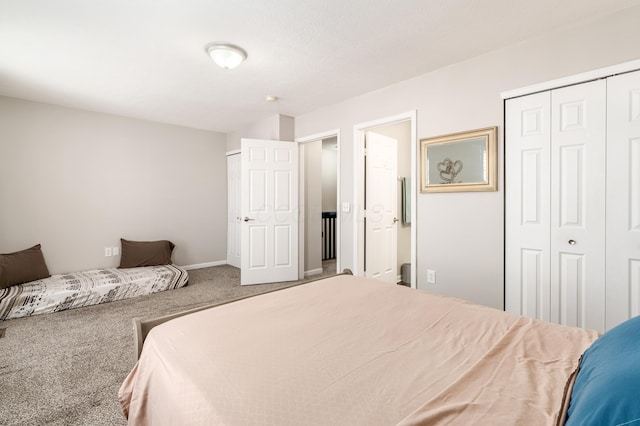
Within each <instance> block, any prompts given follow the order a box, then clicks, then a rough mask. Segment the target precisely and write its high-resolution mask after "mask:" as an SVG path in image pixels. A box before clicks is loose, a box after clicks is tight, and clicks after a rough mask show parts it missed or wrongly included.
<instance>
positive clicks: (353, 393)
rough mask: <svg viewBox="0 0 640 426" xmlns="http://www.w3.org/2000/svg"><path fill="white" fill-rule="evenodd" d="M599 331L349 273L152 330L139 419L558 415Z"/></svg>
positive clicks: (542, 421) (129, 411)
mask: <svg viewBox="0 0 640 426" xmlns="http://www.w3.org/2000/svg"><path fill="white" fill-rule="evenodd" d="M597 337H598V334H597V333H596V332H595V331H590V330H584V329H578V328H571V327H565V326H561V325H556V324H550V323H545V322H541V321H537V320H532V319H528V318H524V317H520V316H517V315H514V314H510V313H506V312H502V311H498V310H494V309H491V308H488V307H484V306H478V305H474V304H472V303H468V302H465V301H462V300H458V299H453V298H448V297H442V296H437V295H434V294H430V293H427V292H424V291H416V290H412V289H409V288H405V287H402V286H394V285H390V284H386V283H382V282H378V281H375V280H368V279H364V278H359V277H352V276H338V277H334V278H329V279H326V280H321V281H317V282H314V283H311V284H307V285H303V286H299V287H294V288H290V289H286V290H282V291H278V292H275V293H270V294H267V295H263V296H258V297H255V298H251V299H246V300H242V301H238V302H235V303H231V304H227V305H222V306H219V307H215V308H211V309H208V310H204V311H201V312H197V313H193V314H189V315H186V316H183V317H180V318H177V319H174V320H171V321H168V322H166V323H164V324H161V325H159V326H157V327H155V328H153V329H152V330H151V332H150V333H149V335H148V336H147V339H146V340H145V343H144V347H143V350H142V354H141V357H140V359H139V361H138V363H137V364H136V365H135V367H134V368H133V370H132V371H131V373H130V374H129V376H128V377H127V379H126V381H125V382H124V383H123V385H122V387H121V389H120V392H119V398H120V401H121V404H122V407H123V411H124V413H125V415H126V416H127V417H128V420H129V424H132V425H149V424H153V425H170V424H181V425H200V424H202V425H204V424H225V425H258V424H261V425H264V424H277V425H301V424H304V425H327V424H334V425H393V424H402V425H418V424H429V425H438V424H465V425H467V424H491V425H502V424H504V425H514V424H518V425H536V426H538V425H547V424H548V425H552V424H555V422H557V421H558V418H559V415H560V411H561V407H562V404H563V397H564V394H565V393H566V385H567V381H568V378H569V377H570V375H571V373H572V372H573V371H574V370H575V369H576V367H577V365H578V361H579V358H580V355H581V354H582V352H583V351H584V350H585V349H586V348H587V347H588V346H589V345H590V344H591V343H592V342H593V341H594V340H595V339H596V338H597Z"/></svg>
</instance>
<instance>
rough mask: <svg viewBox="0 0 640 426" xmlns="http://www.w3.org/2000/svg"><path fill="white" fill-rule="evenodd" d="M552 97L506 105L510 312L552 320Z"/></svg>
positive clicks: (539, 96)
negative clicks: (550, 175) (550, 267)
mask: <svg viewBox="0 0 640 426" xmlns="http://www.w3.org/2000/svg"><path fill="white" fill-rule="evenodd" d="M550 99H551V98H550V93H549V92H544V93H538V94H535V95H529V96H525V97H522V98H515V99H510V100H508V101H507V103H506V116H507V117H506V127H505V133H506V140H507V141H508V145H507V146H506V148H505V156H506V166H505V167H506V168H505V173H506V179H505V197H506V200H505V209H506V215H505V218H506V239H505V245H506V246H505V250H506V259H505V309H506V310H507V311H509V312H513V313H517V314H521V315H525V316H528V317H531V318H538V319H543V320H547V321H548V320H549V319H550V310H549V301H550V292H549V278H548V277H549V245H550V242H549V218H550V215H549V196H550V194H549V165H550V159H549V149H550V145H549V144H550V139H549V138H550V106H551V102H550Z"/></svg>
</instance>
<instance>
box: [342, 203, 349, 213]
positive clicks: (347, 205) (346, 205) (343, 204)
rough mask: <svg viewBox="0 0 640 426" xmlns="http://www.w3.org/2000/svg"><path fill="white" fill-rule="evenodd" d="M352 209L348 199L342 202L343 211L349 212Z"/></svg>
mask: <svg viewBox="0 0 640 426" xmlns="http://www.w3.org/2000/svg"><path fill="white" fill-rule="evenodd" d="M350 211H351V204H349V202H348V201H345V202H344V203H342V213H349V212H350Z"/></svg>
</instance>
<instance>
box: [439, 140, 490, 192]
mask: <svg viewBox="0 0 640 426" xmlns="http://www.w3.org/2000/svg"><path fill="white" fill-rule="evenodd" d="M427 169H428V172H427V173H428V175H427V183H428V184H429V185H434V184H435V185H442V184H451V183H487V182H488V180H489V174H488V171H487V137H486V136H482V137H478V138H473V139H466V140H462V141H457V142H444V143H434V144H429V145H428V146H427Z"/></svg>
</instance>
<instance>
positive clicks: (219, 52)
mask: <svg viewBox="0 0 640 426" xmlns="http://www.w3.org/2000/svg"><path fill="white" fill-rule="evenodd" d="M207 53H208V54H209V56H210V57H211V59H212V60H213V62H215V63H216V65H218V66H219V67H220V68H224V69H227V70H230V69H233V68H235V67H237V66H238V65H240V64H241V63H242V62H243V61H244V60H245V59H247V52H245V50H244V49H242V48H241V47H238V46H234V45H233V44H228V43H211V44H209V45H207Z"/></svg>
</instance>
